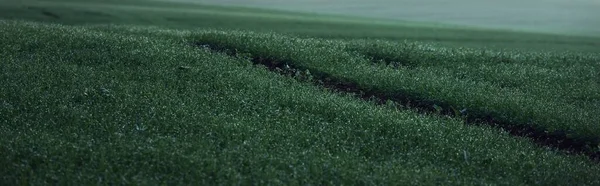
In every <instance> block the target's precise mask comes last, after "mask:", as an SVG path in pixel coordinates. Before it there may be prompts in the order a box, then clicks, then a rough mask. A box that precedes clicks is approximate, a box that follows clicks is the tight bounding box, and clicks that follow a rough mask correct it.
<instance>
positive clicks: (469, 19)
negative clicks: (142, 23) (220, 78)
mask: <svg viewBox="0 0 600 186" xmlns="http://www.w3.org/2000/svg"><path fill="white" fill-rule="evenodd" d="M171 1H186V2H200V3H211V4H223V5H243V6H251V7H260V8H274V9H282V10H292V11H303V12H318V13H334V14H343V15H354V16H364V17H374V18H385V19H398V20H411V21H426V22H437V23H450V24H461V25H472V26H479V27H487V28H502V29H514V30H528V31H539V32H552V33H563V34H575V35H580V34H581V35H592V36H600V11H599V10H600V1H596V0H502V1H500V0H483V1H482V0H327V1H325V0H171Z"/></svg>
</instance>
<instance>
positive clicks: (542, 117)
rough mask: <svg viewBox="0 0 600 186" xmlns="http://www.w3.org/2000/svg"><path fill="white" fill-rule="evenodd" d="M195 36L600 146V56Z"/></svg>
mask: <svg viewBox="0 0 600 186" xmlns="http://www.w3.org/2000/svg"><path fill="white" fill-rule="evenodd" d="M194 39H195V41H196V42H197V43H200V44H202V45H205V46H207V47H210V48H213V49H215V50H219V51H226V52H228V53H235V54H236V55H239V54H242V55H244V56H247V57H250V58H252V59H253V60H255V61H257V62H260V63H265V62H266V63H270V64H271V65H280V64H288V65H292V66H294V67H296V68H300V69H307V70H310V72H311V73H313V74H315V75H316V76H318V77H320V78H333V79H336V80H338V81H341V82H350V83H351V84H352V85H353V86H356V87H358V88H360V89H361V90H363V91H364V92H370V93H372V94H375V95H379V96H381V97H385V98H390V99H399V100H407V99H408V101H411V102H413V103H417V104H421V106H425V107H427V106H429V107H439V108H441V109H443V110H447V111H451V112H455V111H458V110H461V111H466V115H467V116H466V117H467V119H468V120H470V121H473V120H475V121H482V122H492V123H496V124H499V125H503V126H505V127H508V128H517V130H519V128H521V129H522V130H523V131H530V132H533V133H534V134H533V135H534V136H536V137H540V138H555V139H556V140H555V141H562V143H561V142H556V143H560V144H557V145H560V146H567V147H566V148H573V149H582V150H584V151H586V152H587V153H592V154H593V153H597V151H598V147H599V144H600V135H599V134H600V125H598V123H600V116H598V114H597V113H600V110H599V109H600V108H599V107H598V103H599V102H598V101H600V99H599V98H600V97H599V93H598V90H600V89H599V87H598V82H597V79H598V73H597V72H598V71H597V70H595V69H598V63H597V60H598V56H591V55H586V54H580V55H578V54H570V55H550V54H542V53H519V52H505V53H495V52H493V51H486V50H467V49H465V51H463V50H461V49H445V48H439V47H433V46H430V45H423V44H419V43H404V44H393V43H390V42H344V41H329V40H321V39H301V38H295V37H292V36H284V35H278V34H260V33H248V32H204V33H199V34H197V36H195V38H194ZM374 61H375V63H374ZM566 63H568V64H566ZM436 109H437V108H436ZM568 146H570V147H568Z"/></svg>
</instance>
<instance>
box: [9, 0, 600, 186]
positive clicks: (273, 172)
mask: <svg viewBox="0 0 600 186" xmlns="http://www.w3.org/2000/svg"><path fill="white" fill-rule="evenodd" d="M115 2H116V1H105V2H103V3H102V4H101V5H99V4H97V3H99V2H95V3H91V4H90V3H73V2H66V3H65V2H63V1H43V2H36V1H23V2H13V1H0V3H2V5H3V6H0V9H1V11H0V17H2V18H7V19H25V20H35V21H46V22H57V23H63V24H72V25H79V24H97V23H116V24H123V25H129V24H134V25H158V26H161V27H171V28H181V29H183V28H199V27H200V28H203V27H219V28H222V29H233V28H235V29H249V30H256V31H267V30H273V31H277V32H281V33H293V34H299V35H301V36H303V37H306V36H317V37H325V38H346V39H348V38H350V39H357V38H363V37H365V36H371V37H375V38H387V39H391V40H397V39H400V40H402V39H416V40H425V41H434V40H442V41H445V44H447V45H453V46H456V45H459V46H464V45H465V43H467V44H466V45H467V46H477V47H481V46H484V47H494V46H496V47H500V48H514V47H517V48H518V47H522V48H527V49H531V50H557V49H558V50H562V49H566V48H568V49H572V50H575V51H580V52H596V51H597V48H596V47H595V46H596V45H597V43H598V41H597V40H594V39H591V38H580V37H562V36H552V35H535V34H527V33H516V32H489V31H485V30H461V29H457V28H441V27H436V26H426V27H420V28H415V27H414V25H412V26H411V25H410V24H403V23H398V24H392V25H390V23H376V24H367V23H365V22H364V21H362V20H353V21H350V22H348V21H341V20H340V19H341V18H337V17H333V18H331V17H328V18H323V17H320V16H316V15H306V14H287V15H286V16H279V15H281V12H276V11H264V10H253V9H243V8H225V7H213V6H201V5H185V4H168V3H149V2H144V3H141V2H139V1H127V2H120V3H119V4H120V5H117V4H116V3H115ZM123 3H124V4H128V5H123ZM192 7H193V8H192ZM192 9H193V10H192ZM216 12H219V14H215V13H216ZM258 18H260V19H258ZM1 24H2V26H0V29H1V32H2V33H3V34H2V35H0V37H1V38H0V47H2V50H1V51H0V56H2V58H1V59H2V63H1V64H0V70H1V71H2V72H3V73H2V76H0V81H2V82H1V84H3V85H5V86H3V87H2V89H1V90H0V116H1V117H0V122H2V125H0V129H1V130H0V131H2V132H0V136H2V137H0V140H1V141H0V144H3V145H2V146H0V147H1V148H0V154H3V155H4V156H3V157H2V159H0V161H2V162H0V164H3V165H7V167H8V168H7V169H3V170H2V171H3V172H1V174H0V175H2V183H3V184H13V183H15V182H21V183H23V182H30V183H42V182H47V183H61V182H71V183H73V182H77V183H110V182H119V183H149V184H150V183H157V182H162V183H190V182H204V183H207V184H209V183H215V182H218V183H229V184H234V183H239V182H242V183H249V182H254V183H274V184H277V183H280V182H286V183H308V182H310V183H317V184H318V183H325V182H330V183H347V184H353V183H354V184H356V183H361V184H372V183H388V184H392V183H393V184H398V183H407V182H412V183H431V184H434V183H453V184H465V183H467V184H478V183H507V184H520V183H521V184H522V183H525V184H535V183H538V184H544V183H546V184H561V183H562V184H567V183H579V184H598V182H599V180H598V178H597V177H594V175H598V173H599V171H600V170H599V168H598V166H597V164H596V163H592V162H590V160H588V159H587V158H585V157H581V156H566V155H562V154H559V153H556V152H554V151H552V150H548V149H543V148H539V147H536V146H534V145H532V144H531V143H530V142H528V141H527V140H525V139H520V138H514V137H511V136H509V135H507V134H506V133H502V132H499V131H497V130H495V129H490V128H487V127H475V126H465V125H463V124H462V123H461V122H459V121H456V120H451V119H443V118H437V117H429V116H422V115H418V114H416V113H413V112H412V111H397V110H395V109H391V108H387V107H381V106H375V105H373V104H370V103H366V102H364V101H359V100H356V99H354V98H350V97H346V96H340V95H337V94H332V93H330V92H327V91H324V90H321V89H318V88H315V87H313V86H310V85H308V84H303V83H298V82H296V81H294V80H292V79H290V78H288V77H284V76H279V75H275V74H273V73H270V72H268V71H267V70H265V69H262V68H256V67H255V66H252V65H250V62H249V61H244V60H241V59H236V58H232V57H229V56H226V55H223V54H218V53H212V52H210V51H205V50H200V49H198V48H195V47H193V46H190V45H189V43H192V42H196V40H190V38H192V37H191V36H193V35H202V34H207V33H210V32H206V31H197V32H195V33H192V32H189V31H165V30H160V29H157V28H148V27H130V26H124V27H114V26H88V27H69V26H57V25H47V24H37V23H35V24H34V23H23V22H5V21H2V23H1ZM374 30H377V31H374ZM231 33H234V32H231ZM399 33H401V34H399ZM469 43H470V44H469ZM385 48H388V49H389V47H385ZM392 53H395V52H392ZM577 56H578V55H577V54H575V57H577ZM552 64H556V63H552ZM450 70H451V69H450ZM432 72H433V71H432ZM469 72H472V71H469ZM467 76H468V77H469V76H470V77H473V76H475V75H473V74H471V75H469V74H467ZM490 77H491V78H492V79H493V78H497V77H496V76H494V75H492V76H490ZM490 81H493V80H490ZM207 82H210V83H207ZM584 95H587V94H584ZM265 116H268V117H265ZM98 175H99V176H98ZM559 178H560V179H559Z"/></svg>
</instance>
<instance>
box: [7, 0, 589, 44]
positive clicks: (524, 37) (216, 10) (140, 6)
mask: <svg viewBox="0 0 600 186" xmlns="http://www.w3.org/2000/svg"><path fill="white" fill-rule="evenodd" d="M0 3H1V4H2V5H3V6H0V17H2V18H8V19H25V20H34V21H47V22H55V23H62V24H72V25H78V24H98V23H100V24H107V23H111V24H133V25H152V26H157V25H159V26H163V27H170V28H186V29H189V28H199V27H200V28H201V27H210V28H223V29H244V30H254V31H276V32H279V33H292V34H298V35H302V36H311V37H326V38H345V39H348V38H373V39H388V40H405V39H408V40H418V41H431V42H436V43H441V44H444V45H449V46H468V47H490V48H497V49H522V50H532V49H533V50H552V51H564V50H569V51H582V52H599V49H598V48H600V47H598V46H600V39H598V38H589V37H574V36H573V37H567V36H559V35H548V34H534V33H521V32H510V31H494V30H485V29H472V28H467V29H463V28H460V27H453V26H443V25H423V24H417V23H412V22H393V21H378V20H373V19H364V18H348V17H340V16H321V15H314V14H303V13H288V12H278V11H272V10H259V9H247V8H229V7H219V6H206V5H199V4H180V3H167V2H156V1H139V0H129V1H85V2H81V1H72V0H71V1H65V0H52V1H50V0H47V1H32V0H25V1H8V0H0Z"/></svg>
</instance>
